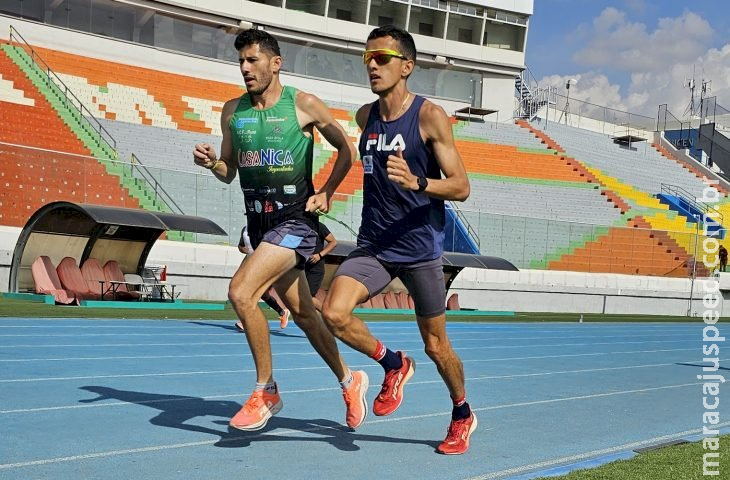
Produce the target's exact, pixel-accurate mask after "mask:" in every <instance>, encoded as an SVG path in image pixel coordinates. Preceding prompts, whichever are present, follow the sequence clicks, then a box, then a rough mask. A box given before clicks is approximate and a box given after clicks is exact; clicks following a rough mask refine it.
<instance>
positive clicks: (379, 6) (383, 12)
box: [368, 0, 408, 28]
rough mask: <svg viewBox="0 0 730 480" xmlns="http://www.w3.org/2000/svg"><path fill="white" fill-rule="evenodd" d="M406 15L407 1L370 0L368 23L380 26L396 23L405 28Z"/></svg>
mask: <svg viewBox="0 0 730 480" xmlns="http://www.w3.org/2000/svg"><path fill="white" fill-rule="evenodd" d="M407 17H408V3H400V2H391V1H388V0H371V2H370V18H368V25H374V26H379V27H382V26H383V25H389V24H391V25H396V26H398V27H401V28H406V18H407Z"/></svg>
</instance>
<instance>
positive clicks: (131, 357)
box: [0, 348, 697, 363]
mask: <svg viewBox="0 0 730 480" xmlns="http://www.w3.org/2000/svg"><path fill="white" fill-rule="evenodd" d="M454 350H456V351H460V350H466V349H464V348H454ZM470 350H471V349H470ZM689 350H697V349H696V348H665V349H661V350H629V351H621V352H598V353H570V354H564V355H540V356H531V357H525V356H521V357H507V358H484V359H473V360H464V359H462V362H464V363H467V362H501V361H505V360H536V359H546V358H565V357H596V356H604V355H616V354H631V353H664V352H686V351H689ZM341 353H342V355H360V354H359V353H358V352H355V351H352V350H346V351H344V352H341ZM279 355H315V352H276V353H274V356H275V357H277V356H279ZM250 356H251V354H250V353H219V354H203V355H128V356H116V357H109V356H106V357H61V358H10V359H0V363H24V362H69V361H85V360H92V361H95V362H98V361H102V360H160V359H164V358H170V359H172V358H190V359H192V358H244V357H250Z"/></svg>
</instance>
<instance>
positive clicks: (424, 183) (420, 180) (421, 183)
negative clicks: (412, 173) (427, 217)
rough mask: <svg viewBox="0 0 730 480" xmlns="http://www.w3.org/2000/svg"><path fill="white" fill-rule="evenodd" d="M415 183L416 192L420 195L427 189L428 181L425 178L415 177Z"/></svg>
mask: <svg viewBox="0 0 730 480" xmlns="http://www.w3.org/2000/svg"><path fill="white" fill-rule="evenodd" d="M416 183H417V184H418V189H417V190H416V192H418V193H421V192H422V191H424V190H426V187H428V179H427V178H426V177H417V178H416Z"/></svg>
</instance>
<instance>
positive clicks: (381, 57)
mask: <svg viewBox="0 0 730 480" xmlns="http://www.w3.org/2000/svg"><path fill="white" fill-rule="evenodd" d="M393 57H395V58H402V59H403V60H408V59H407V58H406V57H405V56H404V55H403V54H402V53H400V52H398V51H396V50H390V49H389V48H380V49H377V50H365V51H364V52H362V63H364V64H365V65H367V64H368V63H370V60H375V63H377V64H378V65H385V64H386V63H388V62H390V59H391V58H393Z"/></svg>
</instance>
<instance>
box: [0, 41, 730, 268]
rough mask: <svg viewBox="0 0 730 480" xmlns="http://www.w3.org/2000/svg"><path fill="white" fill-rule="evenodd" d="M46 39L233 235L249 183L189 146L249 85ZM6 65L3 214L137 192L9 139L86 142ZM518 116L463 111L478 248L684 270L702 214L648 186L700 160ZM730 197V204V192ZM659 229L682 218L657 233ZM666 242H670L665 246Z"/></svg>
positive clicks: (201, 210)
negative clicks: (239, 183)
mask: <svg viewBox="0 0 730 480" xmlns="http://www.w3.org/2000/svg"><path fill="white" fill-rule="evenodd" d="M38 51H39V52H40V54H41V56H42V57H43V58H44V60H45V61H46V62H48V63H49V64H50V65H51V66H52V68H53V69H54V70H55V71H56V72H58V74H59V76H60V77H61V78H62V79H63V81H64V82H65V83H66V84H67V85H68V86H70V87H71V89H72V91H73V92H74V94H75V95H76V96H78V97H79V98H81V99H82V101H83V102H84V104H85V105H86V106H87V107H88V108H89V110H90V111H91V112H92V113H93V114H94V115H95V116H97V117H98V118H99V119H100V121H101V124H102V125H103V126H104V128H106V129H107V130H108V131H109V132H111V134H112V136H113V137H114V138H115V139H116V140H117V143H118V145H119V149H118V153H119V158H120V159H121V160H123V161H127V160H128V159H129V158H130V157H131V154H132V153H134V154H135V156H136V157H137V158H138V159H139V160H140V161H142V163H144V165H145V166H146V168H147V170H148V171H149V172H150V173H151V174H152V175H153V176H154V178H155V179H156V181H157V182H158V184H159V185H161V186H162V187H163V188H165V189H166V190H167V191H168V192H169V194H170V196H171V197H172V198H173V199H174V200H175V202H176V203H177V204H179V205H180V206H181V208H182V209H183V211H186V212H190V213H194V214H198V215H201V214H202V215H205V216H208V217H210V218H211V219H213V220H215V221H217V222H219V223H221V224H222V225H224V228H226V230H228V231H229V232H232V234H231V238H233V237H236V236H237V235H236V233H237V228H238V226H239V224H240V223H241V222H240V220H241V218H240V216H242V212H241V205H242V203H241V198H240V191H238V189H235V188H234V189H227V187H225V186H223V185H222V184H219V183H218V182H217V181H215V180H214V179H213V178H212V177H211V176H210V175H207V174H205V173H203V174H201V172H199V171H195V170H194V169H193V168H192V162H191V161H190V153H189V152H190V148H191V146H192V145H193V144H194V143H197V142H201V141H205V142H209V143H213V144H218V143H219V142H220V111H221V107H222V105H223V102H224V101H225V100H227V99H228V98H232V97H235V96H238V95H240V94H241V92H242V87H241V86H239V85H230V84H224V83H220V82H213V81H208V80H202V79H196V78H191V77H187V76H182V75H178V74H174V73H169V72H162V71H155V70H151V69H144V68H140V67H133V66H128V65H122V64H118V63H113V62H107V61H104V60H100V59H93V58H88V57H80V56H77V55H72V54H68V53H64V52H60V51H55V50H49V49H38ZM0 66H1V67H2V70H1V71H2V74H3V76H2V78H1V79H0V101H2V102H3V107H4V108H5V107H6V106H7V111H11V112H12V118H13V119H14V121H13V122H7V123H5V124H4V126H0V142H4V144H2V145H0V149H2V151H3V152H4V153H5V154H6V155H8V156H9V158H11V159H12V160H13V161H11V162H6V163H8V165H7V166H4V167H3V169H2V171H0V175H2V180H3V182H4V185H5V186H6V187H8V188H6V189H5V190H6V191H7V192H9V193H6V192H3V193H4V196H2V197H0V203H1V205H0V221H2V222H3V223H5V224H9V225H21V224H22V223H23V222H24V221H25V219H27V217H28V215H30V213H32V212H33V211H34V210H35V209H36V208H38V207H39V206H40V205H42V204H43V203H46V202H48V201H51V200H58V199H69V200H75V201H79V200H82V199H83V201H92V202H97V201H98V202H103V203H111V204H115V205H120V204H121V205H127V206H130V205H131V206H138V205H140V202H137V201H136V199H135V198H132V197H131V194H132V192H131V191H129V189H128V188H124V187H122V185H128V184H129V183H128V182H127V183H125V182H123V181H121V180H119V179H118V178H117V177H116V176H115V175H110V174H109V173H108V169H105V168H104V166H103V165H102V164H100V163H99V162H96V161H93V160H88V159H83V158H82V157H78V158H74V157H70V156H65V157H63V158H61V157H60V156H59V154H50V153H47V152H42V151H40V150H38V151H33V150H29V149H28V148H24V149H22V152H21V150H20V147H12V146H8V145H7V144H18V145H23V146H30V147H36V148H41V149H48V150H58V151H62V152H69V153H75V154H78V155H89V154H90V153H91V152H90V151H89V150H88V149H87V148H85V146H84V143H83V142H81V141H80V140H79V138H78V137H77V136H76V135H75V134H74V132H73V130H72V129H71V128H70V127H69V126H68V125H67V124H65V123H64V121H66V122H67V121H68V120H62V119H61V118H60V117H59V115H57V114H56V113H55V111H54V109H53V107H52V106H51V105H50V104H49V103H48V102H47V101H46V100H45V99H44V96H43V93H42V90H39V89H38V88H36V87H35V86H34V84H33V82H32V81H31V80H30V79H29V78H28V77H26V76H25V75H24V74H23V72H22V71H21V70H20V69H18V68H17V67H16V66H15V65H13V63H12V61H11V60H10V58H9V57H8V56H6V55H5V54H4V53H2V52H0ZM3 92H4V93H3ZM330 107H331V112H332V113H333V115H334V116H335V118H337V120H338V121H339V122H340V123H341V124H342V125H343V127H344V128H345V129H346V131H347V132H348V134H349V135H350V136H351V139H352V140H353V141H356V139H357V135H358V129H357V126H356V124H355V122H354V111H355V109H356V107H357V106H355V105H349V104H346V103H342V102H337V103H335V102H333V103H332V104H331V105H330ZM519 123H520V125H514V124H511V123H500V124H496V123H495V124H490V123H481V122H464V121H454V132H455V137H456V141H457V146H458V148H459V151H460V153H461V155H462V157H463V159H464V162H465V165H466V167H467V171H468V173H469V175H470V177H471V181H472V196H471V198H470V199H469V200H468V201H467V202H466V203H465V204H464V205H462V206H461V208H462V209H463V213H464V217H466V218H468V219H469V222H470V223H471V224H472V227H473V228H474V230H476V231H477V232H478V233H479V235H480V238H481V239H482V245H483V252H482V253H485V254H494V255H500V256H503V257H504V258H507V259H508V260H510V261H512V262H513V263H515V264H516V265H518V266H519V267H523V268H524V267H535V268H554V269H556V268H560V269H570V270H581V271H617V269H618V270H620V271H622V272H625V273H633V274H636V273H641V274H644V273H645V274H651V275H676V276H683V275H685V274H686V271H682V270H683V268H684V267H681V266H679V267H678V265H682V264H684V265H686V264H687V262H688V254H687V252H688V251H690V250H689V249H690V247H691V245H690V243H691V242H692V241H694V240H691V239H690V236H689V234H690V233H692V232H693V231H694V227H693V226H692V225H691V224H688V223H687V222H686V221H684V219H683V217H681V216H679V215H677V214H676V213H675V212H672V211H670V210H668V208H667V207H666V206H665V205H662V204H660V203H659V202H658V201H657V199H656V198H654V196H653V195H654V194H656V193H657V192H658V191H659V190H660V189H661V182H662V181H664V182H669V183H673V184H676V185H678V186H681V187H682V188H685V189H687V190H688V191H690V192H697V191H699V190H698V189H700V188H701V187H702V183H701V181H700V179H699V178H698V172H696V171H692V170H691V168H688V166H686V165H683V164H681V162H678V161H676V160H675V159H671V158H669V157H668V156H667V152H660V151H658V150H657V149H655V148H653V147H652V146H649V145H645V146H643V148H640V149H638V150H637V151H632V150H627V149H623V148H621V147H619V146H617V145H615V144H614V143H613V142H612V141H611V139H610V137H609V136H608V135H601V134H597V133H594V132H587V131H585V130H579V129H575V128H572V127H568V126H565V125H559V124H554V123H551V124H550V125H549V126H547V127H546V128H544V131H543V130H541V129H540V128H536V127H534V126H532V125H529V124H526V123H524V122H519ZM49 127H50V128H49ZM49 132H51V133H49ZM161 139H164V140H162V141H161ZM315 140H316V147H315V161H314V167H315V168H314V170H315V177H314V182H315V185H316V186H319V185H321V184H322V183H323V182H324V181H325V179H326V178H327V176H328V175H329V173H330V172H331V168H332V165H333V164H334V161H335V159H336V152H335V151H334V149H333V148H332V147H331V146H330V145H329V144H327V143H326V142H325V141H324V140H323V139H321V138H319V136H318V135H316V137H315ZM30 152H34V153H30ZM132 175H133V176H134V175H135V174H132ZM362 175H363V173H362V168H361V165H360V164H359V163H356V164H355V167H354V168H353V169H352V170H351V172H350V173H349V174H348V176H347V178H346V179H345V181H344V182H343V184H342V187H341V188H340V192H341V193H342V194H344V195H343V196H340V197H338V201H336V202H335V203H334V205H333V206H332V213H331V215H332V216H334V217H335V218H336V219H337V220H338V221H340V222H342V223H343V224H345V225H347V227H344V226H342V227H341V226H340V224H336V223H331V224H330V228H331V229H332V230H333V232H334V233H335V234H336V235H337V236H338V238H347V239H351V238H352V233H351V232H350V228H352V229H355V230H356V229H357V225H359V214H360V208H361V202H362V200H361V198H360V194H361V190H362ZM29 177H30V178H29ZM81 179H83V180H81ZM660 179H661V180H660ZM135 181H136V182H143V180H141V179H140V178H135ZM21 190H22V191H21ZM230 190H235V192H231V191H230ZM43 193H45V195H43ZM36 197H38V198H36ZM23 204H25V205H27V207H26V208H22V206H21V205H23ZM724 205H725V207H724V208H726V209H728V210H730V203H728V202H727V201H724ZM9 210H13V211H14V212H15V213H14V214H12V215H11V213H10V212H9ZM18 211H22V213H20V214H19V213H17V212H18ZM659 230H674V231H673V232H670V233H667V234H665V236H666V238H662V239H661V240H660V239H659V236H658V234H657V233H656V232H658V231H659ZM639 231H640V232H641V233H636V232H639ZM619 232H622V233H619ZM623 232H631V233H623ZM628 237H630V240H628V241H629V243H627V238H628ZM198 240H200V238H199V239H198ZM669 241H671V242H673V245H672V246H671V248H670V250H671V251H664V252H662V250H663V249H664V247H665V246H666V245H667V242H669ZM628 245H630V246H631V248H630V250H631V252H632V253H631V255H628V253H627V249H629V247H628ZM665 257H666V258H665ZM685 270H686V269H685Z"/></svg>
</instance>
